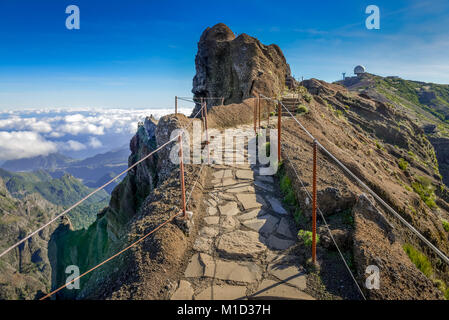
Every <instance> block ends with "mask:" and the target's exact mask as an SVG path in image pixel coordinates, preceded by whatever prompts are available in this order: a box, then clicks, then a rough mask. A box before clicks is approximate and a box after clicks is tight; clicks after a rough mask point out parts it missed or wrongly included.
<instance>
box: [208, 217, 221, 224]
mask: <svg viewBox="0 0 449 320" xmlns="http://www.w3.org/2000/svg"><path fill="white" fill-rule="evenodd" d="M204 221H205V222H206V224H208V225H213V224H218V222H219V221H220V217H218V216H212V217H206V218H204Z"/></svg>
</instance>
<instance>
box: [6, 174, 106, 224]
mask: <svg viewBox="0 0 449 320" xmlns="http://www.w3.org/2000/svg"><path fill="white" fill-rule="evenodd" d="M0 178H2V180H3V181H4V183H5V186H6V189H7V191H8V193H9V194H10V195H11V196H12V197H14V198H16V199H23V198H25V197H26V196H28V195H30V194H35V193H37V194H39V195H40V196H42V197H43V198H44V199H45V200H47V201H48V202H50V203H52V204H54V205H57V206H61V207H63V208H68V207H70V206H71V205H73V204H74V203H76V202H77V201H79V200H80V199H82V198H83V197H85V196H86V195H88V194H89V193H91V192H92V191H93V189H91V188H88V187H87V186H85V185H84V184H83V183H82V182H81V181H80V180H79V179H77V178H75V177H73V176H71V175H70V174H64V175H63V176H62V177H61V178H52V176H51V175H50V174H48V173H47V172H46V171H44V170H39V171H35V172H17V173H12V172H9V171H6V170H4V169H0ZM108 203H109V194H108V193H107V192H106V191H104V190H100V191H98V192H97V193H96V194H94V195H93V196H92V197H90V198H89V199H88V200H86V201H85V202H84V203H83V204H82V205H80V206H79V207H77V208H75V209H73V210H72V211H71V212H69V214H68V216H69V218H70V221H71V222H72V225H73V227H74V228H75V229H81V228H87V227H88V226H89V225H90V224H91V223H92V222H93V221H94V220H95V219H96V215H97V213H98V212H99V211H100V210H101V209H103V208H104V207H105V206H107V205H108Z"/></svg>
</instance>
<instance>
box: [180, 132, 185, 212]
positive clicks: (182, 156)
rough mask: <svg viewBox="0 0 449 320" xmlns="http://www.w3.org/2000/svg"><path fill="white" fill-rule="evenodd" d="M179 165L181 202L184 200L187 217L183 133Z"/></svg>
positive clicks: (183, 207)
mask: <svg viewBox="0 0 449 320" xmlns="http://www.w3.org/2000/svg"><path fill="white" fill-rule="evenodd" d="M178 140H179V166H180V179H181V202H182V217H183V218H187V215H186V186H185V182H184V154H183V150H182V134H180V135H179V138H178Z"/></svg>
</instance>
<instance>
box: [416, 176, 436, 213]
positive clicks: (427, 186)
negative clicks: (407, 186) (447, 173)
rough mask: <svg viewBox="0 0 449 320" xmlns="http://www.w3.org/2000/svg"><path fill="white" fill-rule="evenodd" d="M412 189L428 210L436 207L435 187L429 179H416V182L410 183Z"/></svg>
mask: <svg viewBox="0 0 449 320" xmlns="http://www.w3.org/2000/svg"><path fill="white" fill-rule="evenodd" d="M412 188H413V190H414V191H415V192H416V193H417V194H418V195H419V196H420V198H421V199H422V201H424V202H425V203H426V204H427V206H428V207H429V208H431V209H434V208H436V207H437V205H436V203H435V200H436V196H435V187H434V186H433V185H432V182H431V180H430V179H429V178H426V177H418V178H417V179H416V181H414V182H412Z"/></svg>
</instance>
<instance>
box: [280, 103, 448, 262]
mask: <svg viewBox="0 0 449 320" xmlns="http://www.w3.org/2000/svg"><path fill="white" fill-rule="evenodd" d="M279 102H280V103H281V104H282V106H283V107H284V108H285V110H287V112H288V113H289V114H290V116H291V117H292V118H293V119H294V120H295V121H296V123H297V124H298V125H299V126H300V127H301V128H302V129H303V130H304V132H306V134H307V135H308V136H309V137H310V138H311V139H314V140H316V139H315V137H314V136H313V135H312V134H311V133H310V132H309V131H307V129H306V128H305V127H304V126H303V125H302V124H301V123H300V122H299V120H298V119H297V118H296V117H295V116H293V114H292V113H291V112H290V111H289V110H288V109H287V108H286V107H285V106H284V104H283V103H282V102H281V101H279ZM316 141H317V145H318V147H319V148H320V149H321V150H323V151H324V153H326V154H327V155H328V156H329V157H330V158H331V159H332V160H334V161H335V162H336V163H337V165H338V166H339V167H341V168H342V169H343V170H344V171H345V172H346V173H347V174H348V175H350V176H351V177H352V178H353V179H354V180H355V181H356V182H357V183H358V184H359V185H361V186H362V187H363V188H364V189H365V190H366V191H368V192H369V193H370V194H371V195H372V196H373V197H374V198H375V199H376V200H377V201H378V202H379V203H380V204H382V206H384V208H386V209H387V210H388V211H389V212H390V213H391V214H393V215H394V216H395V217H396V218H397V219H399V220H400V221H401V222H402V223H403V224H404V225H405V226H406V227H407V228H408V229H410V230H411V231H412V232H413V233H414V234H415V235H416V236H417V237H418V238H419V239H421V240H422V241H423V242H424V243H425V244H426V245H427V246H428V247H429V248H430V249H432V250H433V251H434V252H435V253H436V254H437V255H438V256H439V257H440V258H441V259H442V260H443V261H444V262H445V263H447V264H448V265H449V258H448V257H447V256H446V255H445V254H444V253H443V252H442V251H441V250H439V249H438V248H437V247H436V246H435V245H433V244H432V243H431V242H430V241H429V240H428V239H427V238H426V237H424V236H423V235H422V234H421V233H420V232H419V231H418V230H416V228H415V227H413V226H412V225H411V224H410V223H409V222H408V221H407V220H405V219H404V218H403V217H402V216H401V215H400V214H399V213H397V212H396V210H394V209H393V208H392V207H391V206H390V205H389V204H387V203H386V202H385V201H384V200H383V199H382V198H381V197H380V196H378V195H377V194H376V193H375V192H374V191H373V190H372V189H371V188H370V187H368V185H366V184H365V183H364V182H363V181H362V180H361V179H360V178H359V177H357V176H356V175H355V174H354V173H353V172H352V171H351V170H349V169H348V168H347V167H346V166H345V165H344V164H343V163H342V162H341V161H340V160H338V159H337V158H336V157H335V156H334V155H333V154H332V153H331V152H330V151H329V150H327V149H326V148H325V147H324V146H323V145H322V144H321V143H320V142H319V141H318V140H316Z"/></svg>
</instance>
